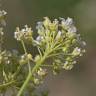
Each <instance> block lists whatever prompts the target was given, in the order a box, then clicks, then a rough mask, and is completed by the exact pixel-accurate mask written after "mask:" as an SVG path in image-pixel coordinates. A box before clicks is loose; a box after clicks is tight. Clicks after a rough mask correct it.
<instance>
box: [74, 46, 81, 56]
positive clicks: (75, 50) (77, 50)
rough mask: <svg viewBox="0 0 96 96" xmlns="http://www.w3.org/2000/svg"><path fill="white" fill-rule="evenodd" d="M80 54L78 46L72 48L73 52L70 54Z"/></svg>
mask: <svg viewBox="0 0 96 96" xmlns="http://www.w3.org/2000/svg"><path fill="white" fill-rule="evenodd" d="M80 54H81V49H80V48H78V47H76V48H74V50H73V52H72V55H73V56H78V55H80Z"/></svg>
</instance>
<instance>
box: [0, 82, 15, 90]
mask: <svg viewBox="0 0 96 96" xmlns="http://www.w3.org/2000/svg"><path fill="white" fill-rule="evenodd" d="M13 83H15V81H10V82H8V83H5V84H2V85H0V89H2V88H5V87H7V86H9V85H11V84H13Z"/></svg>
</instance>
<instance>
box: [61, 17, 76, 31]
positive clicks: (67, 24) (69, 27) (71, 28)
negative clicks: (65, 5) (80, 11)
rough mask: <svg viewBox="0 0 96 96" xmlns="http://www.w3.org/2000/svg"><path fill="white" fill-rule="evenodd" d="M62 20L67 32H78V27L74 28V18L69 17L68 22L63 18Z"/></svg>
mask: <svg viewBox="0 0 96 96" xmlns="http://www.w3.org/2000/svg"><path fill="white" fill-rule="evenodd" d="M61 20H62V21H61V24H62V26H63V27H64V28H65V30H67V31H69V32H76V31H77V29H76V27H75V26H74V23H73V19H72V18H69V17H68V18H67V19H66V20H65V19H63V18H61Z"/></svg>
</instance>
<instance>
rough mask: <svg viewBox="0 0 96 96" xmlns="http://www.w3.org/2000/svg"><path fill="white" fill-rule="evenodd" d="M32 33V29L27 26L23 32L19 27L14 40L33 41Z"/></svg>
mask: <svg viewBox="0 0 96 96" xmlns="http://www.w3.org/2000/svg"><path fill="white" fill-rule="evenodd" d="M32 32H33V31H32V29H31V28H30V27H28V26H27V25H25V28H24V29H21V30H20V29H19V27H17V29H16V32H15V33H14V38H15V39H17V40H18V41H22V40H25V41H27V42H28V41H32Z"/></svg>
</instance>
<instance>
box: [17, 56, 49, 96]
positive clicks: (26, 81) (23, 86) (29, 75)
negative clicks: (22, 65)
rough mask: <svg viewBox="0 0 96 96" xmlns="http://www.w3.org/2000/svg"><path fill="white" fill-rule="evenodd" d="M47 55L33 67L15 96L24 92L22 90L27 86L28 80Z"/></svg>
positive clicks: (19, 95)
mask: <svg viewBox="0 0 96 96" xmlns="http://www.w3.org/2000/svg"><path fill="white" fill-rule="evenodd" d="M46 56H47V55H44V56H43V57H42V59H41V60H40V61H39V62H38V63H37V64H36V65H35V67H34V68H33V69H32V71H31V73H30V72H29V74H28V76H27V78H26V80H25V82H24V84H23V85H22V87H21V89H20V90H19V92H18V94H17V96H21V95H22V93H23V92H24V89H25V88H26V86H27V85H28V83H29V81H30V79H31V78H32V74H33V73H34V72H35V71H36V70H37V69H38V68H39V67H40V65H41V64H42V63H43V61H44V60H45V59H46Z"/></svg>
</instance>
